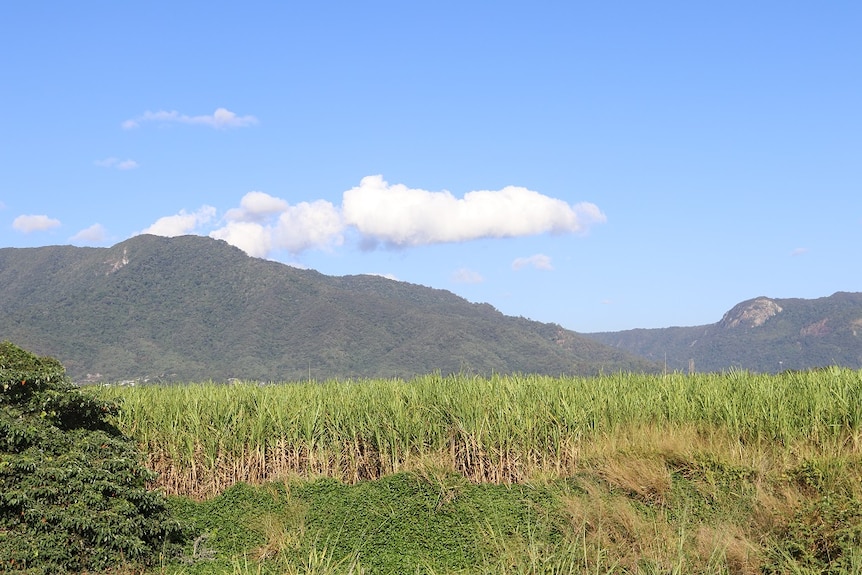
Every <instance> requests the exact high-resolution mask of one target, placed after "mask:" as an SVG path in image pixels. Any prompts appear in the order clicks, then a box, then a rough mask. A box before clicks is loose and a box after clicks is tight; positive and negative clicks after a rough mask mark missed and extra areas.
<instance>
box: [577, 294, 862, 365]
mask: <svg viewBox="0 0 862 575" xmlns="http://www.w3.org/2000/svg"><path fill="white" fill-rule="evenodd" d="M583 335H586V336H587V337H590V338H593V339H594V340H596V341H598V342H601V343H604V344H607V345H611V346H613V347H616V348H617V349H620V350H625V351H628V352H631V353H634V354H637V355H639V356H641V357H644V358H645V359H650V360H653V361H657V362H661V363H664V361H665V358H667V366H668V369H669V370H681V371H688V370H689V368H690V367H693V368H694V370H695V371H725V370H729V369H747V370H751V371H757V372H764V373H768V372H779V371H783V370H787V369H798V370H801V369H811V368H815V367H822V366H826V365H841V366H846V367H850V368H854V369H860V368H862V293H845V292H839V293H836V294H833V295H831V296H829V297H824V298H819V299H772V298H768V297H757V298H754V299H751V300H748V301H744V302H742V303H740V304H737V305H736V306H734V307H733V308H732V309H731V310H730V311H728V312H727V313H726V314H724V317H723V318H722V319H721V321H719V322H718V323H714V324H710V325H701V326H695V327H669V328H663V329H633V330H627V331H618V332H604V333H589V334H583Z"/></svg>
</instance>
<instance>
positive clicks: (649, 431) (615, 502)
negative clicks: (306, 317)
mask: <svg viewBox="0 0 862 575" xmlns="http://www.w3.org/2000/svg"><path fill="white" fill-rule="evenodd" d="M99 393H101V394H103V395H105V396H108V397H112V398H119V399H121V400H122V401H123V406H124V407H123V412H122V416H121V418H120V420H119V421H118V424H119V426H120V427H121V429H123V431H125V432H126V433H128V434H130V435H132V436H133V437H135V438H136V439H137V440H138V441H139V442H140V443H141V446H142V448H143V449H144V450H145V451H146V453H148V454H149V458H150V459H149V465H150V466H151V467H152V468H153V469H154V470H156V471H158V472H159V473H160V485H161V487H163V488H164V489H165V490H166V491H168V492H169V493H171V494H175V495H179V496H181V497H177V498H175V499H174V500H173V501H174V505H175V507H176V510H177V512H178V513H179V514H180V515H181V516H182V517H184V518H186V520H187V521H189V522H190V524H192V525H193V526H195V528H196V529H197V530H198V533H199V534H200V537H199V538H198V539H197V540H196V545H195V546H193V547H192V548H190V549H189V550H188V557H186V558H185V562H183V561H179V562H175V563H172V564H165V565H164V566H163V567H162V568H160V570H159V572H164V573H224V572H227V573H242V574H245V573H348V572H353V573H359V572H365V573H455V572H457V573H488V574H490V573H607V572H620V573H670V572H676V573H761V572H767V573H806V572H810V573H820V572H825V571H828V570H830V569H831V570H832V572H835V573H839V572H841V573H843V572H851V573H862V551H860V550H859V549H860V548H862V460H861V459H860V447H862V446H860V438H862V372H857V371H850V370H843V369H837V368H835V369H826V370H820V371H813V372H807V373H788V374H782V375H777V376H769V375H755V374H749V373H729V374H723V375H693V376H686V375H681V374H672V375H667V376H646V375H631V374H619V375H612V376H605V377H601V378H548V377H534V376H507V377H494V378H490V379H486V378H477V377H467V376H456V377H445V378H441V377H435V376H428V377H422V378H417V379H415V380H411V381H407V382H404V381H397V380H385V381H362V382H326V383H320V384H315V383H297V384H282V385H275V386H264V387H259V386H255V385H250V384H248V385H236V386H218V385H212V384H200V385H189V386H176V387H140V388H133V389H130V388H104V389H101V390H100V391H99ZM246 483H248V484H251V485H255V486H259V487H250V486H249V485H246ZM210 557H212V558H210ZM351 570H352V571H351Z"/></svg>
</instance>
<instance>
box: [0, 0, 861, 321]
mask: <svg viewBox="0 0 862 575" xmlns="http://www.w3.org/2000/svg"><path fill="white" fill-rule="evenodd" d="M860 29H862V4H860V3H858V2H841V1H836V2H825V3H814V2H793V1H791V2H786V1H785V2H771V1H764V2H741V1H728V2H715V3H703V2H620V1H617V2H614V1H611V2H594V3H584V2H541V1H539V2H532V3H527V2H506V1H496V2H470V1H467V2H449V1H439V2H426V3H417V2H403V1H402V2H375V1H370V2H307V3H297V2H275V1H272V2H255V1H250V2H244V3H226V2H213V1H210V2H163V1H160V0H157V1H149V2H133V1H130V2H114V1H98V2H97V1H88V0H83V1H82V2H60V1H56V2H47V1H39V0H34V1H33V2H7V3H4V5H3V6H2V7H0V54H2V57H0V63H2V68H0V69H2V72H3V74H2V80H0V110H2V113H0V247H30V246H42V245H56V244H74V245H79V246H110V245H113V244H115V243H117V242H120V241H123V240H125V239H127V238H129V237H131V236H133V235H135V234H138V233H141V232H145V231H148V232H153V233H160V234H163V235H173V234H181V233H194V234H200V235H212V236H213V237H219V238H222V239H225V240H227V241H230V242H231V243H234V244H235V245H237V246H239V247H242V248H243V249H245V250H246V251H247V252H249V253H250V254H252V255H255V256H258V257H266V258H269V259H273V260H277V261H282V262H285V263H289V264H292V265H298V266H302V267H307V268H313V269H316V270H319V271H321V272H323V273H325V274H330V275H344V274H359V273H374V274H381V275H386V276H389V277H392V278H396V279H398V280H401V281H407V282H411V283H417V284H422V285H427V286H432V287H435V288H441V289H447V290H450V291H452V292H454V293H456V294H459V295H461V296H463V297H465V298H467V299H469V300H471V301H477V302H488V303H491V304H492V305H494V306H495V307H497V308H498V309H499V310H500V311H502V312H504V313H506V314H509V315H516V316H518V315H520V316H525V317H529V318H532V319H537V320H541V321H549V322H550V321H552V322H556V323H559V324H561V325H563V326H564V327H567V328H570V329H573V330H576V331H582V332H591V331H612V330H621V329H629V328H636V327H666V326H672V325H700V324H706V323H713V322H715V321H718V320H719V319H720V318H721V316H722V314H723V313H724V312H725V311H727V310H728V309H729V308H730V307H732V306H733V305H734V304H736V303H738V302H740V301H742V300H745V299H749V298H753V297H756V296H761V295H765V296H770V297H778V298H783V297H803V298H815V297H823V296H827V295H830V294H832V293H834V292H836V291H862V270H861V269H860V263H859V262H860V257H859V254H860V247H862V34H860V33H859V30H860Z"/></svg>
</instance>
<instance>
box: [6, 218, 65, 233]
mask: <svg viewBox="0 0 862 575" xmlns="http://www.w3.org/2000/svg"><path fill="white" fill-rule="evenodd" d="M58 227H60V220H57V219H54V218H49V217H48V216H46V215H21V216H18V217H17V218H15V219H14V220H13V221H12V228H13V229H16V230H18V231H19V232H24V233H25V234H29V233H30V232H41V231H45V230H50V229H52V228H58Z"/></svg>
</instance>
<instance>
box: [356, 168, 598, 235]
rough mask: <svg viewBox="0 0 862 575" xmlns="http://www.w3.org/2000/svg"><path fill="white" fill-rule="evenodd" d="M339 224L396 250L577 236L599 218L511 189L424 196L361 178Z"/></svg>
mask: <svg viewBox="0 0 862 575" xmlns="http://www.w3.org/2000/svg"><path fill="white" fill-rule="evenodd" d="M342 212H343V216H344V221H345V223H346V224H348V225H352V226H355V227H356V228H357V229H358V230H359V231H360V232H361V233H362V234H363V235H365V236H366V237H371V238H373V239H376V240H379V241H382V242H386V243H388V244H391V245H396V246H416V245H423V244H433V243H441V242H462V241H468V240H474V239H479V238H501V237H517V236H527V235H535V234H541V233H547V232H551V233H582V232H585V231H586V230H587V229H588V227H589V226H590V225H591V224H594V223H601V222H604V221H605V219H606V218H605V215H604V214H603V213H602V212H601V211H600V210H599V208H598V207H597V206H595V205H594V204H590V203H580V204H575V205H573V206H572V205H569V204H568V203H566V202H564V201H562V200H558V199H554V198H550V197H548V196H544V195H542V194H540V193H538V192H534V191H532V190H528V189H527V188H521V187H516V186H507V187H505V188H503V189H502V190H499V191H487V190H482V191H475V192H468V193H467V194H465V195H464V197H463V198H461V199H459V198H456V197H455V196H453V195H452V194H451V193H449V192H447V191H442V192H429V191H426V190H421V189H412V188H408V187H406V186H404V185H403V184H395V185H389V183H388V182H386V181H384V180H383V177H382V176H367V177H365V178H363V179H362V181H361V182H360V184H359V186H358V187H355V188H352V189H350V190H348V191H346V192H344V197H343V201H342Z"/></svg>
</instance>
